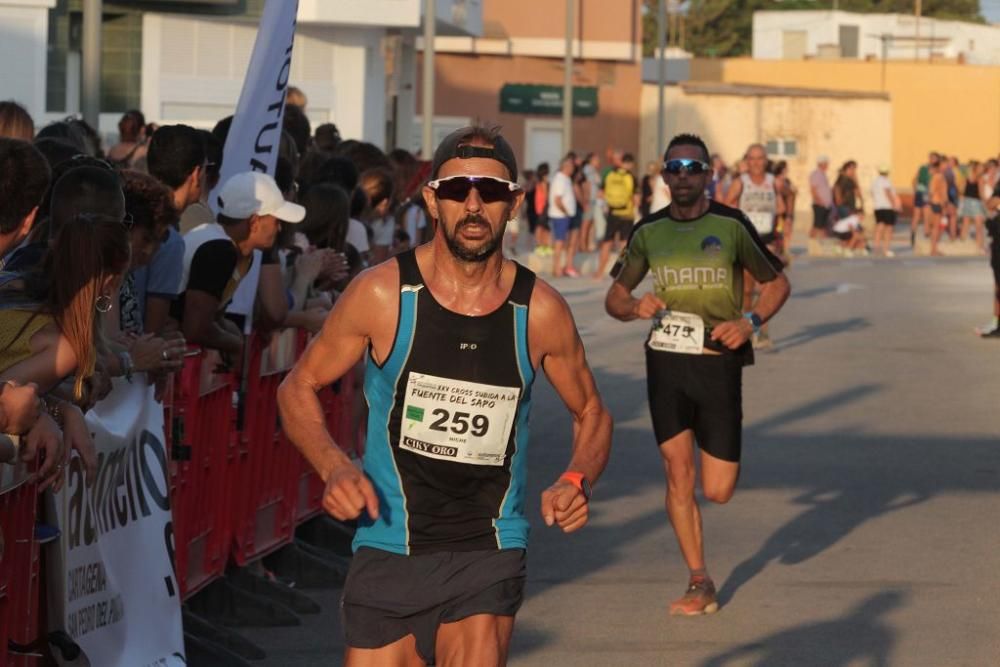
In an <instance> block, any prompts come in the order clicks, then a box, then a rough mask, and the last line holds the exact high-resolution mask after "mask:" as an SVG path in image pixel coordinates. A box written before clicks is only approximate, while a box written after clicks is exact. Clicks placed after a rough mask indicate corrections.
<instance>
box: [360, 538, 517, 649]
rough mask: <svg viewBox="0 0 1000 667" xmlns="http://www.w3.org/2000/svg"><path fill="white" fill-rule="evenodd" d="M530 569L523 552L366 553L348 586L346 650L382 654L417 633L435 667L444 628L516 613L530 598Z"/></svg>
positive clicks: (367, 549)
mask: <svg viewBox="0 0 1000 667" xmlns="http://www.w3.org/2000/svg"><path fill="white" fill-rule="evenodd" d="M525 564H526V558H525V552H524V549H504V550H501V551H492V550H491V551H442V552H437V553H429V554H421V555H417V556H402V555H400V554H395V553H390V552H388V551H382V550H380V549H372V548H370V547H361V548H360V549H358V551H357V553H355V554H354V558H353V559H352V560H351V567H350V569H349V570H348V573H347V581H346V583H345V584H344V598H343V603H342V612H343V618H344V633H345V634H346V639H347V645H348V646H350V647H352V648H381V647H383V646H387V645H389V644H391V643H393V642H395V641H397V640H399V639H402V638H403V637H405V636H406V635H410V634H412V635H413V636H414V637H415V638H416V640H417V653H419V654H420V658H421V659H422V660H424V662H427V663H428V664H434V644H435V640H436V638H437V630H438V626H439V625H441V624H442V623H452V622H455V621H460V620H462V619H463V618H468V617H469V616H474V615H476V614H493V615H495V616H513V615H514V614H516V613H517V610H518V609H520V607H521V602H522V600H523V599H524V580H525Z"/></svg>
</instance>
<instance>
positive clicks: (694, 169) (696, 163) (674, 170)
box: [663, 158, 712, 176]
mask: <svg viewBox="0 0 1000 667" xmlns="http://www.w3.org/2000/svg"><path fill="white" fill-rule="evenodd" d="M711 170H712V166H711V165H710V164H708V163H707V162H702V161H701V160H691V159H689V158H677V159H674V160H667V161H666V162H664V163H663V171H665V172H667V173H668V174H679V173H681V172H682V171H683V172H686V173H688V174H691V175H693V176H697V175H698V174H704V173H705V172H708V171H711Z"/></svg>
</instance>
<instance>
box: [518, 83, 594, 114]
mask: <svg viewBox="0 0 1000 667" xmlns="http://www.w3.org/2000/svg"><path fill="white" fill-rule="evenodd" d="M500 111H501V112H504V113H528V114H535V115H546V116H559V115H562V111H563V89H562V87H561V86H541V85H534V84H528V83H508V84H507V85H505V86H504V87H503V88H501V89H500ZM573 115H574V116H596V115H597V88H596V87H595V86H574V87H573Z"/></svg>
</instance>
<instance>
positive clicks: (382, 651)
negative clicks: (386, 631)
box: [344, 635, 426, 667]
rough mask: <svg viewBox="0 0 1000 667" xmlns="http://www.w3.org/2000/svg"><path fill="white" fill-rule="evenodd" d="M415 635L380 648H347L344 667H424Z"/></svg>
mask: <svg viewBox="0 0 1000 667" xmlns="http://www.w3.org/2000/svg"><path fill="white" fill-rule="evenodd" d="M425 664H426V663H424V661H423V660H421V659H420V656H419V655H418V654H417V640H416V639H414V637H413V635H406V636H405V637H403V638H402V639H400V640H398V641H395V642H393V643H391V644H388V645H386V646H382V647H380V648H351V647H350V646H348V647H347V651H346V653H345V655H344V667H424V665H425Z"/></svg>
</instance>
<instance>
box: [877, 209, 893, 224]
mask: <svg viewBox="0 0 1000 667" xmlns="http://www.w3.org/2000/svg"><path fill="white" fill-rule="evenodd" d="M875 222H876V223H878V224H880V225H889V226H892V225H895V224H896V212H895V211H894V210H892V209H891V208H877V209H875Z"/></svg>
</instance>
